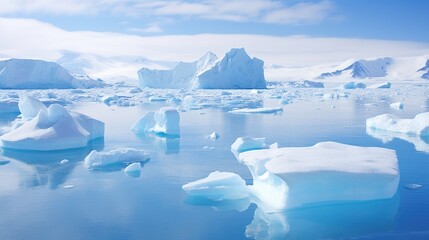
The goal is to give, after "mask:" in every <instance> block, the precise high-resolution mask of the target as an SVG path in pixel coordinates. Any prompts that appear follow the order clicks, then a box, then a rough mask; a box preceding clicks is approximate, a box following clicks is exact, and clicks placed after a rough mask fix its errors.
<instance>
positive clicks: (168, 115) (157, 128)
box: [131, 107, 180, 136]
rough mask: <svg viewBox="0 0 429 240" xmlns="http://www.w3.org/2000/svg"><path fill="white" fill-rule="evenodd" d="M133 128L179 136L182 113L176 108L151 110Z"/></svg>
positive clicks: (138, 130) (135, 130)
mask: <svg viewBox="0 0 429 240" xmlns="http://www.w3.org/2000/svg"><path fill="white" fill-rule="evenodd" d="M131 130H133V131H134V132H154V133H159V134H165V135H173V136H179V135H180V114H179V112H178V111H177V109H176V108H173V107H163V108H161V109H159V110H158V111H156V112H149V113H147V114H146V115H144V116H143V117H142V118H141V119H140V120H138V121H137V123H135V124H134V126H133V127H132V128H131Z"/></svg>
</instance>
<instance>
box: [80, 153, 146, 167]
mask: <svg viewBox="0 0 429 240" xmlns="http://www.w3.org/2000/svg"><path fill="white" fill-rule="evenodd" d="M148 160H149V155H148V154H147V153H146V152H145V151H143V150H138V149H133V148H118V149H114V150H110V151H103V152H97V151H96V150H93V151H91V152H90V153H89V154H88V156H86V157H85V160H84V163H83V165H84V167H86V168H88V169H91V168H100V167H104V166H108V165H112V164H127V163H135V162H146V161H148Z"/></svg>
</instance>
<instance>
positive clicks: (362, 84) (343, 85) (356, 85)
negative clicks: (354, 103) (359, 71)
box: [338, 82, 366, 89]
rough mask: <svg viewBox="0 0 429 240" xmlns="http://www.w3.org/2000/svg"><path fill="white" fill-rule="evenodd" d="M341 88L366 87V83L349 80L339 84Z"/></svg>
mask: <svg viewBox="0 0 429 240" xmlns="http://www.w3.org/2000/svg"><path fill="white" fill-rule="evenodd" d="M338 88H340V89H356V88H366V85H365V84H364V83H355V82H347V83H344V84H342V85H341V86H339V87H338Z"/></svg>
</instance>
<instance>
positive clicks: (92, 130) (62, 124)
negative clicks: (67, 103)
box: [0, 98, 104, 151]
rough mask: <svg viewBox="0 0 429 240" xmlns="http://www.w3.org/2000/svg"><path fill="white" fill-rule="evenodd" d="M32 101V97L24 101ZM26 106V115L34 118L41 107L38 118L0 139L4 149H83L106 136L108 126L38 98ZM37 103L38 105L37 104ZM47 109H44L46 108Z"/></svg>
mask: <svg viewBox="0 0 429 240" xmlns="http://www.w3.org/2000/svg"><path fill="white" fill-rule="evenodd" d="M24 99H27V100H28V99H30V98H23V100H24ZM30 102H31V104H28V102H27V103H25V102H24V103H22V104H20V105H21V106H23V109H25V110H23V113H24V114H23V115H24V116H26V117H31V116H32V114H33V113H34V109H32V108H31V106H36V107H34V108H38V107H39V108H41V109H40V111H39V113H38V114H37V116H35V117H34V118H32V119H31V120H29V121H25V122H23V123H22V125H20V126H19V127H17V128H15V129H13V130H11V131H10V132H8V133H6V134H4V135H2V136H1V137H0V141H1V146H2V147H3V148H12V149H21V150H38V151H51V150H61V149H71V148H80V147H85V146H87V145H88V142H89V141H91V140H93V139H96V138H100V137H103V136H104V123H103V122H101V121H98V120H95V119H93V118H90V117H88V116H86V115H83V114H80V113H76V112H69V111H67V110H66V109H65V108H64V107H63V106H61V105H58V104H52V105H51V106H49V108H45V107H44V106H43V104H42V103H40V102H38V100H36V99H32V98H31V100H30ZM36 103H37V104H36ZM42 106H43V107H42Z"/></svg>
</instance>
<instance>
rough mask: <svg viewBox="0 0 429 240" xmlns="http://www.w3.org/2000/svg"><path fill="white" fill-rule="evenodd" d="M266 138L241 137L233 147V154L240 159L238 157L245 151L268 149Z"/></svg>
mask: <svg viewBox="0 0 429 240" xmlns="http://www.w3.org/2000/svg"><path fill="white" fill-rule="evenodd" d="M267 147H268V146H267V144H266V143H265V138H264V137H262V138H252V137H239V138H237V139H236V140H235V142H234V143H233V144H232V145H231V152H232V153H234V155H235V157H236V158H237V159H238V155H239V154H240V153H242V152H245V151H250V150H255V149H264V148H267Z"/></svg>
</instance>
